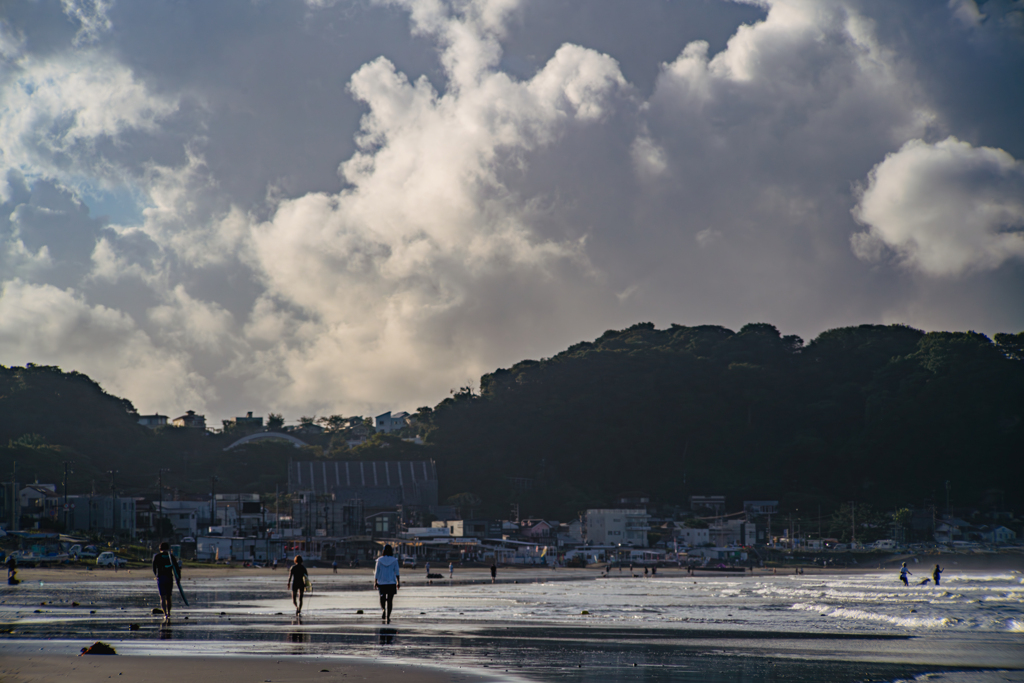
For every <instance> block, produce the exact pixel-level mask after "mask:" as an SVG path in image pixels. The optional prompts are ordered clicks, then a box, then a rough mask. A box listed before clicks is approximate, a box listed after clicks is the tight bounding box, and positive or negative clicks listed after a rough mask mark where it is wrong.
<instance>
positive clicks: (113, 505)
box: [107, 470, 117, 541]
mask: <svg viewBox="0 0 1024 683" xmlns="http://www.w3.org/2000/svg"><path fill="white" fill-rule="evenodd" d="M107 474H109V475H110V524H111V526H112V527H113V529H112V531H113V532H114V540H115V541H116V540H117V487H116V485H115V483H114V475H115V474H117V470H107Z"/></svg>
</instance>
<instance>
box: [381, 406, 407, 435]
mask: <svg viewBox="0 0 1024 683" xmlns="http://www.w3.org/2000/svg"><path fill="white" fill-rule="evenodd" d="M408 420H409V413H407V412H405V411H404V410H403V411H401V412H398V413H395V414H394V415H392V414H391V411H390V410H389V411H388V412H386V413H382V414H381V415H378V416H377V417H375V418H373V426H374V428H375V429H376V430H377V431H378V432H384V433H385V434H390V433H391V432H397V431H398V430H400V429H404V428H405V427H407V426H408Z"/></svg>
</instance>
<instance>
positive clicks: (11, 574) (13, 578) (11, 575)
mask: <svg viewBox="0 0 1024 683" xmlns="http://www.w3.org/2000/svg"><path fill="white" fill-rule="evenodd" d="M4 564H6V565H7V583H8V585H11V586H16V585H17V584H18V579H17V574H18V558H16V557H15V556H14V554H13V553H8V555H7V562H5V563H4Z"/></svg>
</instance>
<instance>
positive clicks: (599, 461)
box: [0, 323, 1024, 518]
mask: <svg viewBox="0 0 1024 683" xmlns="http://www.w3.org/2000/svg"><path fill="white" fill-rule="evenodd" d="M137 417H138V416H137V415H136V414H135V410H134V408H133V407H132V405H131V403H130V402H128V401H126V400H124V399H120V398H117V397H114V396H110V395H109V394H107V393H105V392H104V391H103V390H102V389H101V388H100V387H99V385H98V384H96V383H95V382H93V381H92V380H90V379H89V378H88V377H86V376H85V375H81V374H79V373H75V372H67V373H66V372H62V371H61V370H60V369H59V368H52V367H40V366H29V367H26V368H5V367H0V473H2V474H0V476H2V477H5V478H6V476H7V473H8V472H10V470H11V468H12V465H13V462H14V461H17V463H18V472H19V480H20V481H22V482H25V481H31V480H33V479H34V478H36V477H38V478H39V480H40V481H43V482H48V483H56V482H59V481H60V477H61V475H62V462H63V461H65V460H71V461H73V462H74V465H73V468H74V476H73V477H72V479H71V482H70V489H71V492H73V493H78V492H85V491H88V490H90V488H91V487H92V485H93V483H94V482H95V483H97V486H98V488H99V490H101V491H103V490H107V487H108V485H109V477H110V475H109V472H110V471H111V470H113V471H116V477H117V483H118V488H119V489H121V490H123V491H126V492H131V493H140V494H145V493H150V494H155V493H156V480H157V471H158V469H160V468H167V469H170V470H171V471H170V472H168V473H166V474H165V476H164V479H163V481H164V483H165V484H166V485H167V486H168V487H170V489H180V490H181V491H183V492H193V493H200V494H208V492H209V490H210V488H211V486H212V485H211V480H212V478H213V477H217V478H218V479H219V483H218V484H217V490H218V491H250V492H267V491H273V490H274V487H275V486H276V485H283V484H284V483H285V480H286V476H285V470H286V466H287V462H288V459H289V458H298V459H309V460H312V459H321V458H322V459H328V460H333V459H392V460H393V459H407V458H415V459H420V458H432V459H434V460H436V461H437V463H438V470H439V478H440V484H441V487H442V490H441V497H442V499H444V498H447V497H448V496H451V495H453V494H469V495H473V496H474V497H478V498H479V499H480V501H481V504H480V505H479V507H476V506H474V510H475V511H476V512H477V513H479V514H487V515H496V516H497V515H505V514H507V512H508V507H507V505H508V503H511V502H517V503H519V504H520V510H521V512H522V513H523V514H529V515H543V516H552V517H555V518H569V517H571V516H573V515H575V513H576V512H577V511H578V510H581V509H584V508H586V507H590V506H606V505H610V504H614V502H615V500H616V498H617V496H619V495H620V494H623V493H626V492H637V491H639V492H643V493H645V494H647V495H649V496H650V497H652V498H653V499H654V500H655V501H657V502H659V503H676V504H685V503H686V500H687V497H688V496H690V495H725V496H727V497H728V499H729V503H730V506H738V505H739V503H741V502H742V501H743V500H750V499H770V500H776V499H777V500H780V501H783V504H784V505H785V506H787V507H791V508H803V509H804V510H805V511H807V510H811V509H816V508H817V506H818V505H821V507H822V510H823V511H825V512H826V513H827V512H829V511H831V510H835V509H837V507H838V506H839V505H840V503H844V504H845V503H847V502H849V501H856V502H857V504H858V505H861V504H870V505H874V506H875V508H876V509H879V510H885V509H892V508H893V506H899V507H904V506H907V505H916V506H920V505H924V504H926V503H928V502H929V501H933V502H936V503H939V504H940V507H941V505H942V504H944V501H945V482H946V481H950V482H951V484H950V485H951V497H952V502H953V504H954V505H966V504H971V505H994V504H996V503H998V504H1000V505H1003V504H1005V505H1006V506H1017V507H1018V508H1019V506H1020V505H1021V504H1022V503H1024V491H1022V490H1021V488H1020V487H1019V486H1017V485H1016V482H1018V481H1020V480H1021V475H1022V474H1024V459H1022V458H1021V454H1022V453H1024V334H1012V335H1011V334H1000V335H996V336H995V339H994V340H990V339H989V338H987V337H985V336H984V335H980V334H976V333H972V332H934V333H928V334H926V333H924V332H922V331H920V330H915V329H913V328H910V327H907V326H904V325H887V326H883V325H861V326H858V327H846V328H839V329H834V330H829V331H827V332H824V333H822V334H821V335H819V336H818V337H817V338H816V339H814V340H812V341H811V342H810V343H808V344H806V345H805V344H804V343H803V341H802V340H801V339H800V338H799V337H796V336H793V335H789V336H786V335H782V334H781V333H780V332H779V331H778V330H777V329H776V328H775V327H773V326H771V325H766V324H751V325H746V326H744V327H743V328H742V329H740V330H739V331H738V332H734V331H732V330H729V329H726V328H724V327H719V326H697V327H684V326H679V325H673V326H671V327H669V328H668V329H664V330H658V329H656V328H655V327H654V325H652V324H650V323H641V324H638V325H634V326H632V327H630V328H628V329H625V330H618V331H615V330H612V331H609V332H606V333H605V334H603V335H601V337H599V338H598V339H595V340H594V341H592V342H581V343H579V344H575V345H573V346H572V347H570V348H568V349H566V350H565V351H563V352H562V353H559V354H558V355H556V356H554V357H552V358H546V359H542V360H539V361H522V362H520V363H517V364H516V365H514V366H512V367H511V368H508V369H499V370H496V371H494V372H493V373H489V374H487V375H484V376H483V377H482V378H481V381H480V389H479V392H477V391H475V390H473V389H472V388H469V387H466V388H463V389H461V390H459V391H457V392H454V393H453V395H452V396H451V397H449V398H447V399H445V400H444V401H441V403H439V404H438V405H437V406H435V407H433V408H429V407H424V408H420V409H419V411H418V412H417V415H416V419H417V420H418V422H419V428H420V429H421V430H422V431H423V432H424V434H425V437H426V441H427V445H426V446H416V445H413V444H410V443H407V442H403V441H401V440H400V439H398V438H395V437H393V436H389V435H384V434H377V435H375V436H373V437H372V438H371V439H369V440H368V441H367V442H366V443H365V444H364V445H361V446H357V447H354V448H349V447H348V446H347V444H346V436H345V435H346V434H347V432H346V429H350V427H346V426H345V425H346V424H348V423H347V422H346V421H345V420H344V418H341V417H340V416H331V417H330V418H321V419H318V420H314V419H313V418H309V419H308V422H310V423H313V422H316V423H317V424H320V425H322V426H323V427H324V428H325V429H326V431H325V432H324V433H323V434H322V435H319V436H317V435H312V434H310V435H307V434H303V437H302V438H303V439H304V440H306V441H307V442H309V443H310V444H311V446H310V447H309V448H305V449H299V450H296V449H294V448H293V447H292V446H291V445H290V444H287V443H284V442H280V441H271V442H256V443H252V444H247V445H245V446H243V447H238V448H234V449H231V450H230V451H225V450H224V448H225V447H227V446H228V445H229V444H231V443H232V442H233V441H235V439H237V438H238V436H239V435H238V434H236V433H225V434H209V433H206V432H203V431H202V430H195V429H184V428H182V429H178V428H166V429H158V430H155V431H154V430H150V429H147V428H145V427H142V426H140V425H138V424H137V422H136V421H137ZM274 417H275V420H276V418H277V417H278V416H274ZM334 418H337V419H336V420H335V419H334ZM335 422H336V423H337V424H335ZM275 424H276V423H275ZM278 426H279V425H278ZM474 499H475V498H474ZM986 501H988V502H986Z"/></svg>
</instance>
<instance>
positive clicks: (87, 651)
mask: <svg viewBox="0 0 1024 683" xmlns="http://www.w3.org/2000/svg"><path fill="white" fill-rule="evenodd" d="M116 654H117V652H116V651H115V650H114V648H112V647H110V646H109V645H107V644H106V643H104V642H101V641H99V640H97V641H96V642H95V643H93V644H92V645H90V646H89V647H83V648H82V654H80V655H78V656H79V657H81V656H82V655H116Z"/></svg>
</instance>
